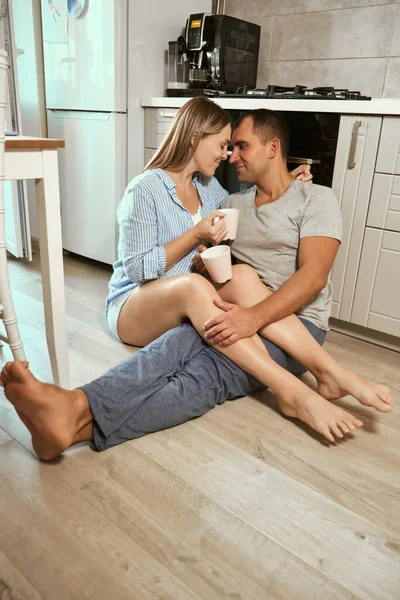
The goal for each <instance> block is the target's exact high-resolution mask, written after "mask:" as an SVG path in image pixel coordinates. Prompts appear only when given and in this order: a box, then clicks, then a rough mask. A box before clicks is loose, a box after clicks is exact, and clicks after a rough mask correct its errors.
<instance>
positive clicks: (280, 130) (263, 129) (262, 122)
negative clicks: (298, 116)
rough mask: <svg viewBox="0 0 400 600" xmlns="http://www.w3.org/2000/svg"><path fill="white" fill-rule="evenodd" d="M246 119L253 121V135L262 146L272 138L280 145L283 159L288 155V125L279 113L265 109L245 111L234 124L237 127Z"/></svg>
mask: <svg viewBox="0 0 400 600" xmlns="http://www.w3.org/2000/svg"><path fill="white" fill-rule="evenodd" d="M247 117H251V119H252V120H253V133H254V134H255V135H257V136H258V137H259V138H260V140H261V142H262V143H263V144H266V143H267V142H269V141H270V140H272V139H273V138H278V140H279V141H280V143H281V151H282V156H283V158H287V157H288V154H289V141H290V137H289V125H288V122H287V121H286V119H285V117H284V116H283V115H281V114H280V113H277V112H275V111H273V110H267V109H266V108H258V109H256V110H249V111H246V112H245V113H244V114H243V115H242V116H241V117H240V118H239V119H238V120H237V121H236V123H235V127H238V126H239V125H240V124H241V123H243V121H244V120H245V119H247Z"/></svg>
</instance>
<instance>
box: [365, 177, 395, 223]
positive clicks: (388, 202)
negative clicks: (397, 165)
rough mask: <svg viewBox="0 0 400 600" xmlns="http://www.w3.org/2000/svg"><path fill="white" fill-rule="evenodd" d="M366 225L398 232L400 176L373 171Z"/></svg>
mask: <svg viewBox="0 0 400 600" xmlns="http://www.w3.org/2000/svg"><path fill="white" fill-rule="evenodd" d="M367 225H368V227H377V228H378V229H389V230H390V231H399V232H400V176H399V175H384V174H383V173H375V176H374V183H373V186H372V193H371V202H370V205H369V211H368V220H367Z"/></svg>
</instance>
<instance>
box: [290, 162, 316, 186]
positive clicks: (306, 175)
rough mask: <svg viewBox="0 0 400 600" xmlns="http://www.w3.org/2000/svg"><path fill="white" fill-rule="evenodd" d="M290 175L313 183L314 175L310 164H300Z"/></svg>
mask: <svg viewBox="0 0 400 600" xmlns="http://www.w3.org/2000/svg"><path fill="white" fill-rule="evenodd" d="M290 175H291V176H292V177H293V179H299V180H300V181H305V182H310V183H312V178H313V175H312V173H311V167H310V165H300V167H297V169H294V170H293V171H290Z"/></svg>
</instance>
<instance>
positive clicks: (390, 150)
mask: <svg viewBox="0 0 400 600" xmlns="http://www.w3.org/2000/svg"><path fill="white" fill-rule="evenodd" d="M399 146H400V117H385V118H384V119H383V125H382V133H381V136H380V142H379V149H378V155H377V161H376V167H375V174H374V181H373V186H372V191H371V200H370V205H369V211H368V217H367V223H366V224H367V227H366V229H365V236H364V240H363V246H362V252H361V256H360V264H359V271H358V277H357V281H356V286H355V295H354V304H353V307H352V312H351V318H350V321H351V323H354V324H356V325H362V326H364V327H368V328H370V329H375V330H377V331H381V332H383V333H388V334H390V335H394V336H398V337H400V161H399V157H400V155H399Z"/></svg>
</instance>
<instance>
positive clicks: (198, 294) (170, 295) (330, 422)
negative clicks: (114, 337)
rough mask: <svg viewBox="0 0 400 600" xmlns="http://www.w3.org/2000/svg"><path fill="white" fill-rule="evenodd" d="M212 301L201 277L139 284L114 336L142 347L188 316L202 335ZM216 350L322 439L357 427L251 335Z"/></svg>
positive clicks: (214, 296)
mask: <svg viewBox="0 0 400 600" xmlns="http://www.w3.org/2000/svg"><path fill="white" fill-rule="evenodd" d="M218 298H219V296H218V294H217V292H216V290H215V288H214V287H213V286H212V284H211V283H210V282H209V281H207V280H206V279H205V278H204V277H202V276H201V275H194V274H190V275H184V276H182V277H174V278H170V279H165V280H158V281H155V282H152V283H149V284H145V285H143V286H141V288H140V289H139V290H138V291H136V292H134V293H133V294H132V295H131V296H130V297H129V298H128V300H127V301H126V303H125V304H124V306H123V307H122V309H121V313H120V318H119V321H118V333H119V335H120V337H121V339H122V340H123V341H124V342H126V343H128V344H133V345H141V346H142V345H145V344H148V343H149V342H151V341H152V340H153V339H155V338H156V337H158V336H159V335H161V334H162V333H164V332H165V331H167V330H168V329H171V328H172V327H175V326H176V325H178V324H179V323H181V322H182V320H183V319H185V318H189V319H190V320H191V322H192V324H193V326H194V327H195V329H196V330H197V332H198V333H199V334H200V335H202V326H203V325H204V323H205V322H206V321H207V320H208V319H211V318H212V317H213V316H215V315H217V314H218V313H220V312H222V311H221V310H220V309H218V308H217V307H216V306H215V304H214V300H215V299H218ZM218 350H219V351H220V352H221V353H222V354H224V355H225V356H227V357H228V358H230V359H231V360H232V361H233V362H235V363H236V364H237V365H239V366H240V367H241V368H242V369H244V370H245V371H247V372H248V373H250V374H251V375H253V376H255V377H256V378H257V379H259V380H260V381H262V382H263V383H265V385H267V386H269V387H270V388H271V390H272V391H273V392H274V393H275V394H276V396H277V397H278V400H279V404H280V407H281V410H282V412H284V414H286V415H287V416H292V417H297V418H300V419H301V420H303V421H305V422H306V423H308V424H309V425H310V426H311V427H312V428H313V429H315V430H316V431H319V432H320V433H322V434H323V435H324V436H325V437H326V438H327V439H328V440H330V441H333V440H334V438H333V436H332V432H333V433H334V435H336V436H338V437H342V436H343V432H345V433H346V432H348V431H349V430H350V429H354V428H355V427H360V426H361V425H362V423H361V421H359V420H358V419H356V418H355V417H353V416H352V415H350V414H349V413H346V412H345V411H343V410H342V409H340V408H339V407H336V406H333V405H331V404H329V403H328V402H326V400H325V399H324V398H322V397H321V396H319V395H318V394H316V393H315V392H313V391H312V390H310V389H309V388H308V387H307V386H306V385H304V384H303V383H302V382H301V381H299V380H298V379H297V378H296V377H294V376H293V375H291V374H290V373H288V372H287V371H285V370H284V369H282V367H280V366H279V365H277V364H276V363H275V362H274V361H273V360H272V359H271V357H270V356H269V354H268V352H267V350H266V349H265V347H264V345H263V344H262V343H261V344H260V340H257V336H253V337H252V338H246V339H244V340H240V341H239V342H237V343H236V344H233V345H232V346H229V347H227V348H221V349H220V348H218ZM338 411H339V412H338Z"/></svg>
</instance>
